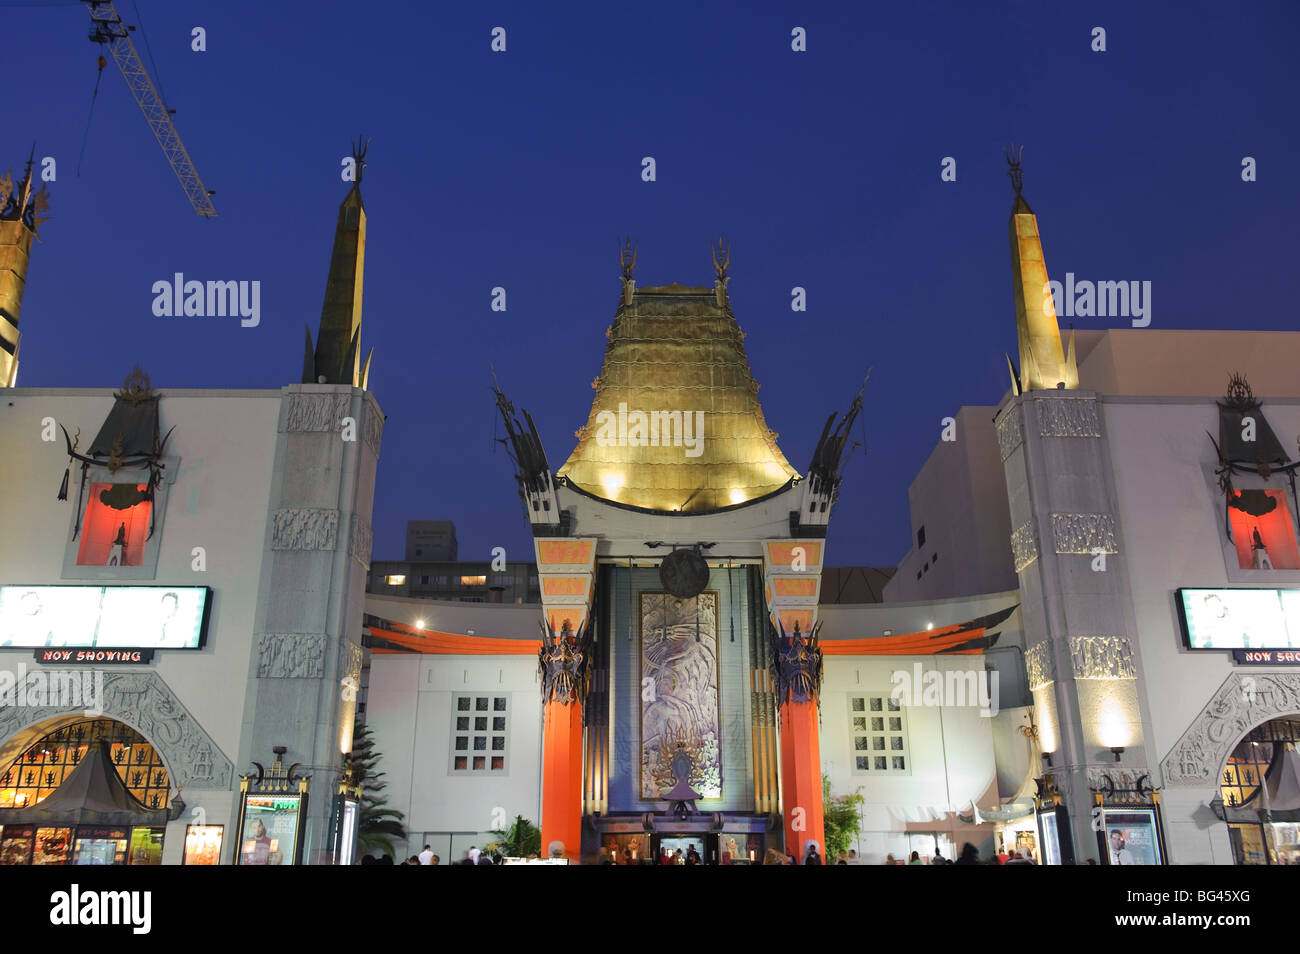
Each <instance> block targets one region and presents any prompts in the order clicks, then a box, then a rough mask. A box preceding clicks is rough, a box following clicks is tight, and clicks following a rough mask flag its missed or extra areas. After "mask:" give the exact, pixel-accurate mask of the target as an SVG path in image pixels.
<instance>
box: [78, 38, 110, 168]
mask: <svg viewBox="0 0 1300 954" xmlns="http://www.w3.org/2000/svg"><path fill="white" fill-rule="evenodd" d="M106 66H108V60H106V59H104V57H103V55H102V54H101V55H100V57H99V72H98V73H97V74H96V75H95V91H94V92H93V93H92V94H91V96H90V115H88V116H87V117H86V131H85V133H83V134H82V136H81V155H79V156H77V178H81V160H83V159H85V158H86V143H87V141H89V139H90V121H91V120H92V119H94V118H95V100H97V99H98V98H99V84H100V82H101V81H102V80H103V79H104V67H106Z"/></svg>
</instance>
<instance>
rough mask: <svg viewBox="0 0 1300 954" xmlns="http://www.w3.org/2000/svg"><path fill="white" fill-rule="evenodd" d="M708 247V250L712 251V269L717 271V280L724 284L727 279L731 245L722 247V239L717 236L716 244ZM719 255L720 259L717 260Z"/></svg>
mask: <svg viewBox="0 0 1300 954" xmlns="http://www.w3.org/2000/svg"><path fill="white" fill-rule="evenodd" d="M709 248H710V251H712V252H713V270H714V271H715V272H717V275H718V281H720V282H722V283H724V284H725V283H726V281H727V269H728V268H729V267H730V266H731V246H730V245H728V246H726V248H725V249H724V248H723V243H722V239H721V238H719V239H718V243H717V245H716V246H710V247H709ZM719 256H721V258H722V260H721V261H718V258H719Z"/></svg>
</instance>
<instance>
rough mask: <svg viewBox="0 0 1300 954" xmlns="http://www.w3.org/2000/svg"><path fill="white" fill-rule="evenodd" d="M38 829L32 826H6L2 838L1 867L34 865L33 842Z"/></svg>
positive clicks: (0, 842)
mask: <svg viewBox="0 0 1300 954" xmlns="http://www.w3.org/2000/svg"><path fill="white" fill-rule="evenodd" d="M35 837H36V828H35V827H34V826H32V825H6V826H5V828H4V837H3V838H0V865H29V864H31V863H32V840H33V839H34V838H35Z"/></svg>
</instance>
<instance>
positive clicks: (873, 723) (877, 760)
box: [849, 693, 912, 775]
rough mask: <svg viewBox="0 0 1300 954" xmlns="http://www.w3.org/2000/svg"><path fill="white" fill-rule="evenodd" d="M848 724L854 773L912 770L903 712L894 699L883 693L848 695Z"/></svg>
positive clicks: (909, 772)
mask: <svg viewBox="0 0 1300 954" xmlns="http://www.w3.org/2000/svg"><path fill="white" fill-rule="evenodd" d="M857 713H870V714H869V715H858V714H857ZM875 713H880V714H879V715H876V714H875ZM849 726H850V728H849V738H850V739H852V740H853V741H852V746H853V773H854V774H855V775H910V774H912V757H911V752H910V751H909V749H908V746H907V715H906V713H904V712H903V708H902V706H901V705H900V704H899V703H898V702H897V701H896V700H894V699H891V698H890V697H889V695H888V694H886V693H880V694H878V695H872V694H864V695H850V696H849Z"/></svg>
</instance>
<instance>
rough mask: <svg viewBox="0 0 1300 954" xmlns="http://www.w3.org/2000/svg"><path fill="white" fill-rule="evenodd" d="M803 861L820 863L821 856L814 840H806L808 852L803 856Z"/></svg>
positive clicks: (811, 863)
mask: <svg viewBox="0 0 1300 954" xmlns="http://www.w3.org/2000/svg"><path fill="white" fill-rule="evenodd" d="M803 863H804V864H805V865H820V864H822V856H821V855H820V854H819V853H818V851H817V842H815V841H810V842H808V854H807V856H806V857H805V858H804V860H803Z"/></svg>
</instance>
